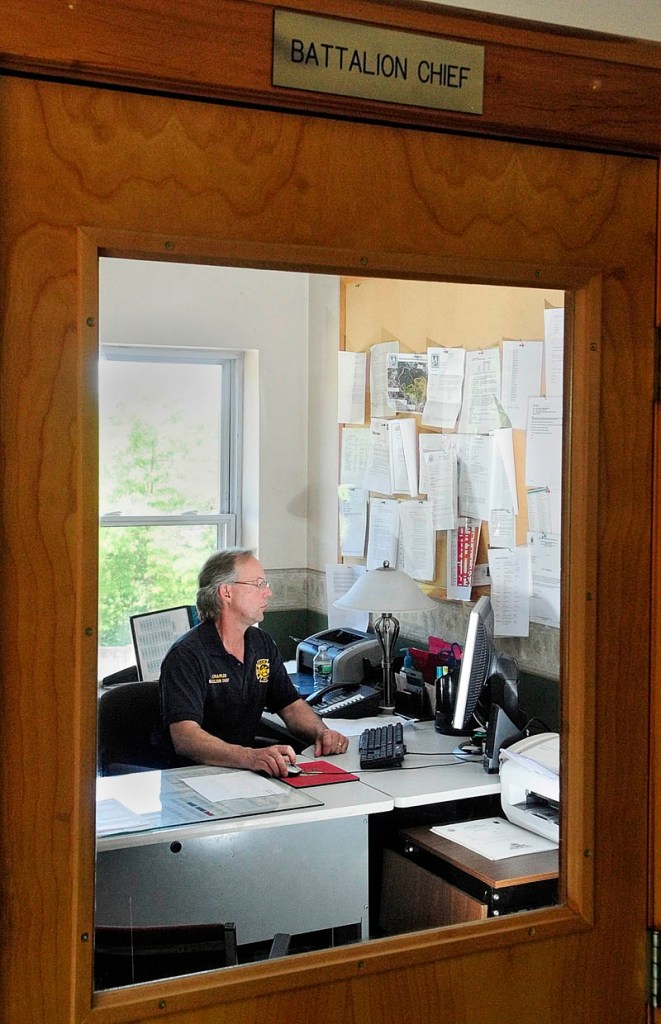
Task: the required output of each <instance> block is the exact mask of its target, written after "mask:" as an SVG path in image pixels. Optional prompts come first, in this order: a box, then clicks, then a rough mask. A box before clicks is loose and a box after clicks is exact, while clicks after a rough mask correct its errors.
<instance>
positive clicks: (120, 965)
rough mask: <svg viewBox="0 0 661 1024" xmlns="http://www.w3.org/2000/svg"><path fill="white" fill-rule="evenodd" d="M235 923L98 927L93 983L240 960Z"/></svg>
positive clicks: (101, 985) (115, 983) (112, 984)
mask: <svg viewBox="0 0 661 1024" xmlns="http://www.w3.org/2000/svg"><path fill="white" fill-rule="evenodd" d="M238 962H239V958H238V951H237V944H236V926H235V925H234V924H233V923H232V922H227V923H226V924H217V925H212V924H207V925H177V926H173V927H168V928H122V927H112V926H108V927H105V926H104V927H100V928H96V929H95V932H94V985H95V988H97V989H105V988H118V987H120V986H122V985H134V984H136V983H138V982H143V981H156V980H157V979H160V978H175V977H179V976H181V975H182V974H196V973H199V972H200V971H213V970H217V969H218V968H219V967H232V966H234V965H235V964H238Z"/></svg>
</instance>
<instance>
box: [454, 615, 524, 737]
mask: <svg viewBox="0 0 661 1024" xmlns="http://www.w3.org/2000/svg"><path fill="white" fill-rule="evenodd" d="M493 633H494V615H493V608H492V606H491V599H490V598H489V597H487V596H484V597H481V598H479V600H478V601H477V602H476V604H475V606H474V607H473V608H472V609H471V613H470V616H469V619H468V629H467V630H466V642H465V644H464V651H463V654H462V658H461V667H460V669H459V681H458V684H457V697H456V701H455V706H454V714H453V717H452V727H453V728H454V729H458V730H460V731H462V732H468V731H470V723H471V719H472V718H473V714H474V713H475V710H476V708H477V705H478V701H480V698H482V699H484V698H485V697H486V698H487V700H488V702H489V703H491V702H494V703H496V704H498V705H499V706H500V707H502V708H503V710H504V711H506V712H507V714H508V716H509V717H510V718H511V719H512V721H513V722H516V721H517V720H518V719H519V699H518V683H519V669H518V666H517V664H516V661H515V660H514V658H512V657H510V655H508V654H505V653H504V652H503V651H498V650H496V648H495V646H494V639H493ZM487 685H489V691H488V692H487V690H486V688H487Z"/></svg>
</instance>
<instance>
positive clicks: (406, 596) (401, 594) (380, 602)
mask: <svg viewBox="0 0 661 1024" xmlns="http://www.w3.org/2000/svg"><path fill="white" fill-rule="evenodd" d="M334 603H335V607H336V608H351V609H353V610H354V611H358V612H373V613H375V614H376V613H377V612H379V613H380V615H379V618H378V619H377V620H376V621H375V623H374V631H375V633H376V635H377V636H378V638H379V642H380V644H381V649H382V651H383V699H382V701H381V704H380V706H379V710H380V711H382V712H384V714H392V713H393V711H394V710H395V685H394V679H393V672H392V656H393V652H394V650H395V644H396V643H397V637H398V636H399V622H398V621H397V619H396V618H395V616H394V615H393V612H418V611H424V610H426V609H428V608H433V607H434V602H433V601H432V600H431V599H430V598H429V597H427V595H426V594H423V592H422V591H421V590H420V587H419V586H418V584H417V583H416V582H415V580H413V579H412V578H411V577H410V576H409V575H408V573H405V572H401V571H400V570H399V569H392V568H391V567H390V563H389V562H384V563H383V566H381V567H380V568H378V569H370V570H369V572H366V573H364V574H363V575H362V576H360V577H359V578H358V579H357V580H356V582H355V583H354V584H353V586H352V587H350V589H349V590H347V592H346V594H343V596H342V597H339V598H338V599H337V601H335V602H334ZM384 608H388V609H389V611H383V610H382V609H384Z"/></svg>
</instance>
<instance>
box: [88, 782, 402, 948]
mask: <svg viewBox="0 0 661 1024" xmlns="http://www.w3.org/2000/svg"><path fill="white" fill-rule="evenodd" d="M222 771H223V769H219V768H209V767H196V768H192V769H191V768H184V769H170V770H169V771H164V772H145V773H137V774H134V775H123V776H114V777H113V776H110V777H106V778H100V779H98V780H97V782H98V787H97V800H104V799H106V800H107V799H116V800H120V801H127V802H128V806H131V804H130V794H131V792H132V791H134V790H135V788H136V787H138V786H140V785H151V786H152V787H153V788H154V789H155V790H156V791H158V790H159V789H160V788H161V787H166V788H167V786H168V785H170V784H175V783H177V781H178V780H180V779H181V777H183V776H190V775H204V774H217V773H218V772H222ZM179 784H180V782H179ZM282 786H283V788H285V789H286V790H287V791H288V792H290V793H297V792H299V791H298V790H294V789H291V787H287V786H285V784H284V783H282ZM192 792H194V791H192V790H191V793H192ZM304 792H309V793H310V794H311V795H312V796H314V797H316V798H317V799H319V800H322V801H323V804H320V805H315V806H311V807H303V808H297V809H294V810H281V811H277V812H271V813H265V814H255V815H252V816H248V817H241V818H226V819H222V820H205V821H195V822H190V823H187V824H180V825H176V826H172V827H165V828H159V829H148V830H144V831H140V830H131V829H129V830H128V831H125V832H123V833H121V834H114V835H101V836H99V837H98V839H97V874H96V922H97V924H98V925H115V926H128V925H129V924H132V925H133V926H135V927H139V926H153V927H156V926H171V925H177V924H208V923H218V922H222V921H234V922H235V923H236V926H237V938H238V942H239V943H240V944H243V943H249V942H258V941H268V940H270V939H271V938H272V937H273V935H274V934H275V933H276V932H279V931H282V932H287V933H289V934H292V935H297V934H302V933H305V932H309V931H316V930H322V929H330V928H337V927H341V926H346V925H354V926H357V929H358V930H359V934H360V937H361V938H367V937H368V909H369V896H368V827H367V822H368V816H369V815H372V814H379V813H383V812H386V811H390V810H392V807H393V800H392V798H391V797H389V796H387V795H386V794H383V793H382V792H380V791H378V790H376V789H373V788H372V787H370V786H365V785H364V784H362V783H360V782H346V783H342V784H338V785H330V786H319V787H313V788H311V789H310V790H309V791H308V790H305V791H304ZM202 803H203V802H202Z"/></svg>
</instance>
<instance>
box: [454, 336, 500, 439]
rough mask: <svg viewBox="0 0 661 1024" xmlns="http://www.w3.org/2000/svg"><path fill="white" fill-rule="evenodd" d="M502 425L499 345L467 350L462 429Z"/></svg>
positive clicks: (472, 430) (485, 431) (473, 431)
mask: <svg viewBox="0 0 661 1024" xmlns="http://www.w3.org/2000/svg"><path fill="white" fill-rule="evenodd" d="M500 426H502V422H501V414H500V346H496V347H494V348H485V349H478V350H477V351H474V352H472V351H469V352H466V377H465V380H464V401H463V405H462V408H461V417H460V419H459V431H460V433H462V434H488V433H489V432H490V431H491V430H496V429H497V428H498V427H500Z"/></svg>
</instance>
